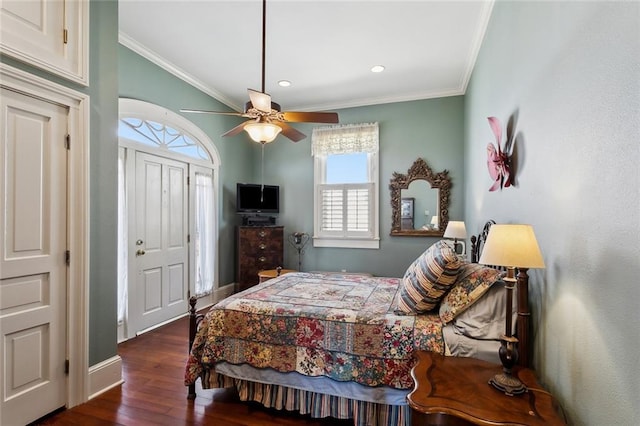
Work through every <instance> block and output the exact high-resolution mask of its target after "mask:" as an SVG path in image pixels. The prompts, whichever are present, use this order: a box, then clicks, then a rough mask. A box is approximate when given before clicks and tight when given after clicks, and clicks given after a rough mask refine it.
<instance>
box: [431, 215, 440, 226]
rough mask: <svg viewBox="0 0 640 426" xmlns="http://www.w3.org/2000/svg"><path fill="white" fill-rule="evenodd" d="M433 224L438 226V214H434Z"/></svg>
mask: <svg viewBox="0 0 640 426" xmlns="http://www.w3.org/2000/svg"><path fill="white" fill-rule="evenodd" d="M431 224H432V225H433V226H435V227H436V228H437V227H438V216H433V217H432V218H431Z"/></svg>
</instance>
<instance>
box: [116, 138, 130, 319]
mask: <svg viewBox="0 0 640 426" xmlns="http://www.w3.org/2000/svg"><path fill="white" fill-rule="evenodd" d="M127 226H128V222H127V197H126V187H125V150H124V148H120V149H119V155H118V324H120V323H122V322H123V321H125V319H126V316H127V287H128V264H127V259H128V256H129V254H128V252H127V248H128V247H127V241H128V239H129V238H128V235H127Z"/></svg>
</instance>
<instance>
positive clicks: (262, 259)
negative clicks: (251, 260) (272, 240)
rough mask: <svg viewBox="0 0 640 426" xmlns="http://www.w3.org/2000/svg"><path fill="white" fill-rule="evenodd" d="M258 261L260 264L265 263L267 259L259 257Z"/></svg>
mask: <svg viewBox="0 0 640 426" xmlns="http://www.w3.org/2000/svg"><path fill="white" fill-rule="evenodd" d="M258 260H259V261H260V262H262V263H264V262H266V261H267V258H266V257H264V256H261V257H259V258H258Z"/></svg>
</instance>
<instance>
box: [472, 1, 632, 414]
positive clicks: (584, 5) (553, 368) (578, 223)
mask: <svg viewBox="0 0 640 426" xmlns="http://www.w3.org/2000/svg"><path fill="white" fill-rule="evenodd" d="M639 18H640V3H637V2H497V3H496V4H495V7H494V9H493V14H492V18H491V21H490V24H489V28H488V31H487V33H486V35H485V40H484V43H483V46H482V49H481V51H480V54H479V57H478V61H477V63H476V66H475V70H474V73H473V77H472V81H471V84H470V86H469V88H468V91H467V94H466V98H465V177H466V178H467V179H466V181H465V199H466V204H465V205H466V213H465V220H466V223H467V229H468V230H471V231H472V232H477V231H479V230H480V228H481V225H482V223H483V222H484V220H486V219H488V218H493V219H495V220H496V221H498V222H503V223H530V224H532V225H533V226H534V229H535V232H536V236H537V238H538V242H539V244H540V248H541V250H542V253H543V256H544V259H545V263H546V269H544V270H536V271H532V273H531V274H530V276H531V280H530V293H531V297H532V304H533V318H534V330H535V337H534V339H535V352H534V364H535V368H536V370H537V374H538V376H539V377H540V379H541V380H542V382H543V383H544V384H545V385H546V387H547V388H548V389H549V390H550V391H552V392H553V393H554V394H555V395H556V396H557V397H558V399H559V400H560V402H561V404H562V405H563V406H564V409H565V411H566V412H567V414H568V415H569V418H570V421H571V422H572V424H576V425H594V426H599V425H605V424H616V425H632V424H640V404H639V402H640V401H639V400H638V395H640V361H639V358H638V352H640V339H639V337H640V335H639V331H638V330H639V326H640V313H639V312H640V311H639V310H638V300H640V286H639V285H638V276H639V275H640V261H639V259H640V193H639V191H638V184H640V174H639V172H638V164H639V163H640V144H639V142H638V137H639V136H640V106H639V105H640V79H639V76H640V19H639ZM488 116H496V117H498V118H499V119H500V120H501V121H502V122H503V127H504V124H505V123H506V122H507V120H508V119H509V117H512V116H513V117H514V121H515V135H516V142H515V146H516V148H517V155H518V160H517V176H516V187H515V188H507V189H504V190H502V191H497V192H493V193H490V192H488V188H489V187H490V185H491V182H490V179H489V176H488V173H487V169H486V164H485V159H486V151H485V149H486V145H487V143H488V142H491V141H493V135H492V133H491V132H490V129H489V126H488V123H487V119H486V118H487V117H488Z"/></svg>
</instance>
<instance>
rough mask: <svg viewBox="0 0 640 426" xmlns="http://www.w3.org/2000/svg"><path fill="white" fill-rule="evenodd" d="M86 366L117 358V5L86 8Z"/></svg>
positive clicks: (96, 3) (96, 4)
mask: <svg viewBox="0 0 640 426" xmlns="http://www.w3.org/2000/svg"><path fill="white" fill-rule="evenodd" d="M90 14H91V19H90V25H91V27H90V28H91V35H90V37H89V38H90V46H89V50H90V52H91V53H90V58H89V59H90V63H89V67H90V81H89V94H90V96H91V117H90V120H91V122H90V129H91V143H90V165H89V169H90V174H91V177H90V198H91V204H90V214H91V220H90V226H91V230H90V237H89V238H90V245H89V247H90V273H89V278H90V285H89V365H94V364H96V363H98V362H101V361H104V360H105V359H108V358H110V357H112V356H115V355H116V354H117V344H116V342H117V319H116V318H117V303H116V299H117V264H118V263H117V254H118V251H117V232H116V230H117V229H118V221H117V219H118V214H117V212H118V174H117V173H118V140H117V138H116V134H117V125H118V96H117V93H118V73H117V64H118V56H117V46H118V45H117V43H118V3H117V2H116V1H91V4H90Z"/></svg>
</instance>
